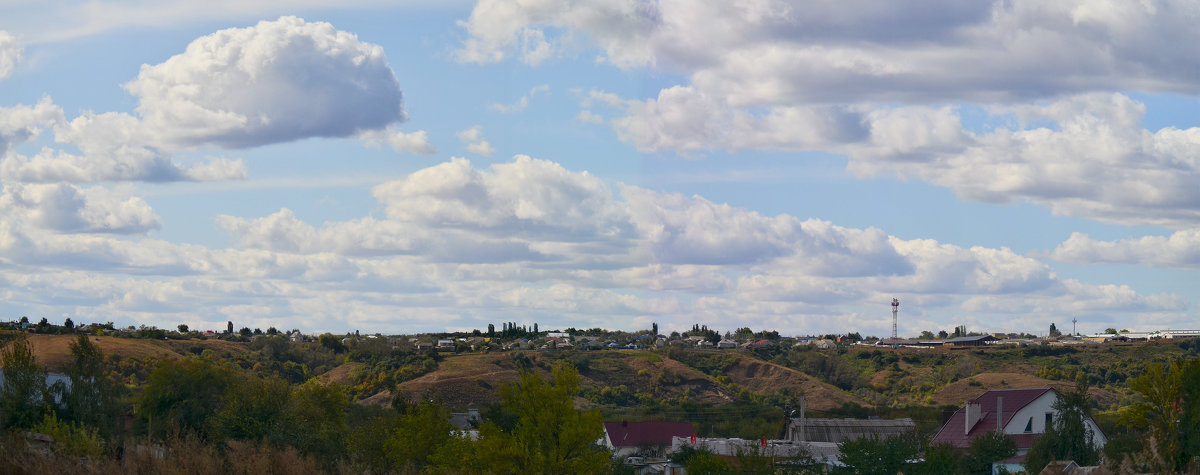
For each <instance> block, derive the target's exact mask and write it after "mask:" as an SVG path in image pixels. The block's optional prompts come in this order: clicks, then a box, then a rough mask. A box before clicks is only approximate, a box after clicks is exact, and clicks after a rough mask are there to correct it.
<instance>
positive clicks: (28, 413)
mask: <svg viewBox="0 0 1200 475" xmlns="http://www.w3.org/2000/svg"><path fill="white" fill-rule="evenodd" d="M0 365H2V367H3V368H4V386H3V387H2V388H0V428H4V429H8V428H14V427H15V428H21V429H28V428H30V427H33V426H34V425H36V424H38V423H40V422H42V414H43V413H44V412H45V409H46V408H47V407H48V406H50V405H51V404H53V402H54V398H53V396H52V395H51V394H50V391H49V389H48V388H47V387H46V371H45V370H44V369H42V367H41V366H39V365H38V363H37V358H36V357H34V356H33V348H32V347H30V345H29V340H26V339H25V338H18V339H17V340H15V341H13V342H11V343H9V344H8V346H6V347H4V348H3V349H0Z"/></svg>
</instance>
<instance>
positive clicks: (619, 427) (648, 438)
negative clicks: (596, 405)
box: [604, 421, 696, 447]
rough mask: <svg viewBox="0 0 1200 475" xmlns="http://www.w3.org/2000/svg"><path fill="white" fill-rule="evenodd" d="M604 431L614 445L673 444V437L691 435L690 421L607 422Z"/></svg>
mask: <svg viewBox="0 0 1200 475" xmlns="http://www.w3.org/2000/svg"><path fill="white" fill-rule="evenodd" d="M604 431H605V432H607V433H608V440H609V441H610V442H612V445H613V447H638V446H642V445H671V437H691V436H692V434H695V433H696V431H695V430H694V429H692V424H691V423H690V422H659V421H651V422H605V423H604Z"/></svg>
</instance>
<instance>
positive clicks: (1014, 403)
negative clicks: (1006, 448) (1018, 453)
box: [930, 388, 1058, 448]
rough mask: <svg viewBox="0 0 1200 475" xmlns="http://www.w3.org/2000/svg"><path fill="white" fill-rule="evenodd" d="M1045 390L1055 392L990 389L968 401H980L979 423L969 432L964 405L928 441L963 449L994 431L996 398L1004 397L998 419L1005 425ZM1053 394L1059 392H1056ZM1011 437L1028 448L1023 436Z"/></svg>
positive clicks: (969, 402) (1032, 389)
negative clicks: (967, 431)
mask: <svg viewBox="0 0 1200 475" xmlns="http://www.w3.org/2000/svg"><path fill="white" fill-rule="evenodd" d="M1047 392H1055V391H1054V389H1052V388H1029V389H993V390H991V391H988V392H986V393H983V395H981V396H979V397H977V398H975V399H972V400H970V401H968V402H967V404H979V405H980V411H981V412H980V414H981V415H982V417H981V418H980V419H979V422H976V423H975V425H974V426H972V427H971V432H969V433H964V430H965V429H966V426H967V408H966V406H963V407H962V408H959V410H957V411H955V412H954V415H953V416H950V420H948V421H946V423H945V424H943V425H942V428H941V429H938V433H937V435H934V436H933V440H932V441H930V443H934V444H937V443H949V444H951V445H953V446H955V447H959V448H966V447H967V445H969V444H970V442H971V439H972V438H974V437H976V436H978V435H981V434H983V433H986V432H988V431H992V430H996V416H997V414H996V412H997V411H996V409H997V404H996V400H997V398H1004V403H1003V404H1004V407H1003V414H1002V415H1000V417H1003V418H1004V419H1003V420H1001V421H999V422H1000V427H1007V426H1008V423H1009V421H1011V420H1012V417H1013V415H1015V414H1016V413H1017V412H1018V411H1020V410H1021V409H1023V408H1024V407H1025V406H1028V405H1029V404H1030V403H1032V402H1033V401H1035V400H1037V399H1038V398H1040V397H1042V395H1044V394H1046V393H1047ZM1055 394H1058V393H1057V392H1055ZM1027 439H1028V442H1030V443H1031V442H1032V441H1033V437H1029V438H1027ZM1013 440H1014V441H1015V442H1017V446H1018V447H1029V446H1028V445H1021V444H1022V443H1023V442H1025V441H1026V440H1025V438H1021V439H1017V438H1014V439H1013Z"/></svg>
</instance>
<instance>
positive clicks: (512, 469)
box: [477, 364, 609, 474]
mask: <svg viewBox="0 0 1200 475" xmlns="http://www.w3.org/2000/svg"><path fill="white" fill-rule="evenodd" d="M578 391H579V373H578V372H577V371H576V370H575V367H574V366H571V365H569V364H562V365H559V366H558V367H556V368H555V369H554V371H553V375H552V378H551V379H550V380H545V379H543V378H542V377H541V376H540V375H538V374H537V373H536V372H534V371H532V370H525V371H522V372H521V378H520V380H519V381H518V382H516V383H515V384H512V385H508V386H505V387H503V388H501V391H500V397H501V399H502V401H503V402H502V404H503V405H504V406H505V407H506V409H508V410H510V411H512V412H514V413H515V414H517V424H516V427H514V428H513V429H512V431H511V432H504V431H502V430H501V429H500V428H499V426H497V425H495V424H493V423H491V422H488V423H485V424H484V425H483V427H482V428H481V429H480V440H479V443H478V444H479V445H478V446H477V453H478V454H479V456H480V458H481V461H482V462H483V463H484V464H485V465H486V466H488V467H489V468H490V469H491V470H492V471H494V472H497V473H530V474H556V473H602V472H603V471H604V470H605V469H606V467H607V466H608V459H609V454H608V453H607V452H603V451H601V450H600V449H599V448H598V446H597V445H596V444H595V441H596V440H597V439H599V438H600V437H601V436H602V435H603V429H602V425H601V422H602V420H603V419H602V418H601V416H600V411H599V410H596V409H592V410H588V411H579V410H576V409H575V406H574V397H575V394H576V393H578Z"/></svg>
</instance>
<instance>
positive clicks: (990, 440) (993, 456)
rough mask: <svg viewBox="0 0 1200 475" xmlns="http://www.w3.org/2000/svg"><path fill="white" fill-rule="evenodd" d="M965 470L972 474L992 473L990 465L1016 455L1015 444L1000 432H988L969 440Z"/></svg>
mask: <svg viewBox="0 0 1200 475" xmlns="http://www.w3.org/2000/svg"><path fill="white" fill-rule="evenodd" d="M967 453H968V455H967V458H966V461H965V462H966V469H967V471H968V472H970V473H973V474H990V473H992V463H993V462H995V461H997V460H1004V459H1006V458H1009V457H1012V456H1014V455H1017V443H1016V442H1013V440H1012V439H1011V438H1009V437H1008V436H1007V435H1004V433H1003V432H1000V431H989V432H987V433H985V434H981V435H979V436H976V437H974V438H972V439H971V442H970V444H969V445H968V446H967Z"/></svg>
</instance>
